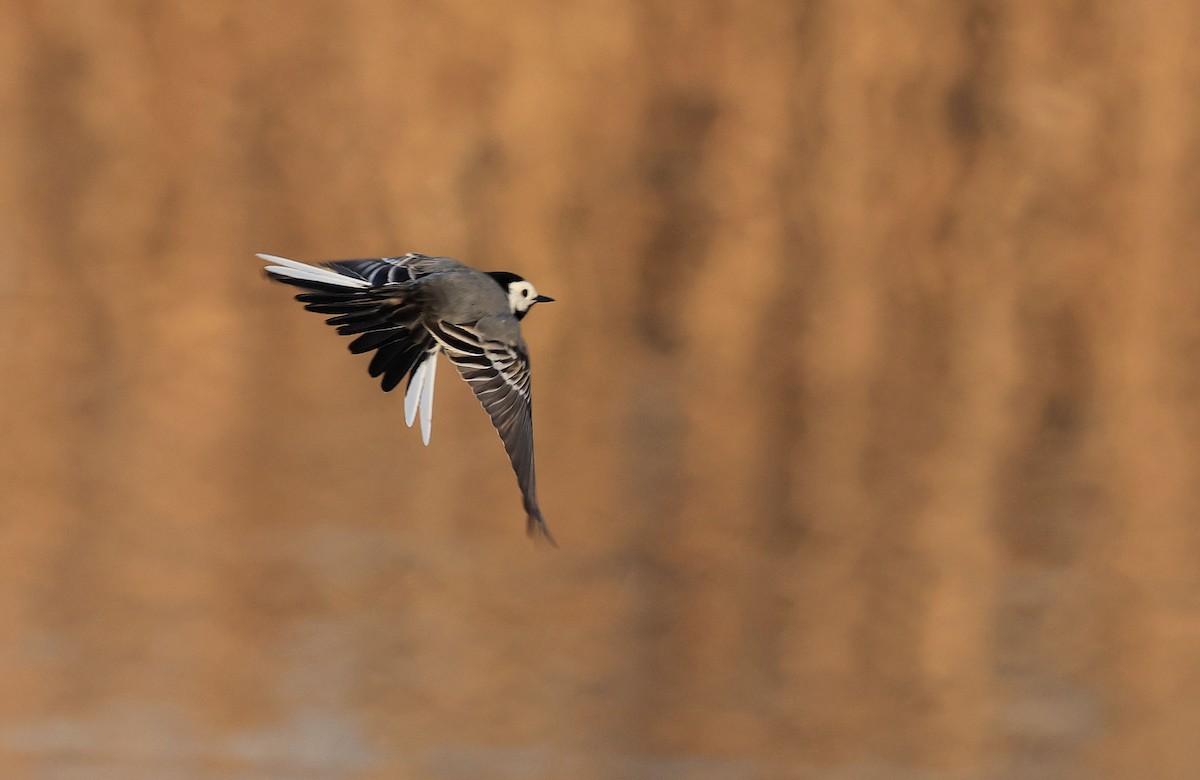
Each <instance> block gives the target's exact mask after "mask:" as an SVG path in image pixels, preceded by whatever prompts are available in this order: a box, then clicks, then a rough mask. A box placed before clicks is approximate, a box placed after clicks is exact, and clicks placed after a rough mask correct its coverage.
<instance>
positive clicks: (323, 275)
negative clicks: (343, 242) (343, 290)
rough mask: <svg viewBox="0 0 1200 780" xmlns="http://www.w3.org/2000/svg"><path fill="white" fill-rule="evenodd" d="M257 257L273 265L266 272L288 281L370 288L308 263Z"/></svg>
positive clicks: (364, 282) (271, 256)
mask: <svg viewBox="0 0 1200 780" xmlns="http://www.w3.org/2000/svg"><path fill="white" fill-rule="evenodd" d="M257 257H258V259H260V260H263V261H265V262H267V263H273V265H268V266H267V268H266V270H267V271H269V272H271V273H273V274H275V275H277V276H283V277H286V278H288V279H301V280H303V281H306V282H317V283H319V284H332V285H337V286H338V287H355V288H361V287H370V286H371V285H370V284H369V283H368V282H366V281H364V280H362V279H355V278H354V277H352V276H346V275H344V274H339V273H338V272H337V271H331V270H329V269H328V268H321V267H319V266H315V265H309V264H308V263H301V262H298V261H296V260H289V259H287V258H286V257H279V256H278V255H266V254H259V255H258V256H257Z"/></svg>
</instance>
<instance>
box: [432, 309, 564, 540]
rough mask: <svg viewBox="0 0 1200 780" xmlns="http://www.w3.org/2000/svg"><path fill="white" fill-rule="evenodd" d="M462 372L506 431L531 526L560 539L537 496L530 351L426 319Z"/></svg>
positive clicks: (470, 328) (494, 421) (535, 531)
mask: <svg viewBox="0 0 1200 780" xmlns="http://www.w3.org/2000/svg"><path fill="white" fill-rule="evenodd" d="M426 327H427V328H428V329H429V330H430V332H431V333H432V334H433V337H434V338H435V339H436V340H437V342H438V343H439V344H440V345H441V347H442V349H443V350H444V351H445V353H446V356H447V357H448V358H449V359H450V362H451V363H453V364H454V367H455V368H457V369H458V373H459V374H460V375H462V378H463V379H465V380H466V381H467V384H468V385H470V387H471V390H472V391H473V392H474V393H475V397H476V398H478V399H479V402H480V403H481V404H482V405H483V408H484V410H485V411H487V413H488V416H489V417H491V419H492V425H493V426H494V427H495V428H496V431H497V432H498V433H499V434H500V440H501V441H502V442H503V443H504V449H505V451H506V452H507V453H508V458H509V461H510V462H511V463H512V467H513V471H514V472H515V473H516V476H517V484H518V485H520V487H521V494H522V497H523V498H524V505H525V513H526V516H527V518H526V525H525V528H526V531H527V533H529V534H530V535H531V536H532V535H541V536H544V537H545V538H546V539H547V541H549V542H550V543H551V544H554V537H553V536H551V535H550V531H549V529H548V528H547V527H546V521H545V519H544V518H543V517H542V511H541V509H540V508H539V507H538V501H537V481H536V477H535V471H534V459H533V404H532V397H531V395H530V390H529V388H530V370H529V355H528V354H527V353H526V351H525V348H524V346H523V345H521V344H512V343H508V342H506V341H500V340H497V339H490V338H488V337H486V336H485V335H483V334H482V333H480V332H479V330H478V329H477V328H476V327H474V326H473V325H470V324H466V325H464V324H452V323H448V322H438V323H433V324H430V323H426Z"/></svg>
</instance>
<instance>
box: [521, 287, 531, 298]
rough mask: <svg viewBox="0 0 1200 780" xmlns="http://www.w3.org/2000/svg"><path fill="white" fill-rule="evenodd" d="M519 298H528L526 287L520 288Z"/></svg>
mask: <svg viewBox="0 0 1200 780" xmlns="http://www.w3.org/2000/svg"><path fill="white" fill-rule="evenodd" d="M521 297H522V298H528V297H529V288H528V287H522V288H521Z"/></svg>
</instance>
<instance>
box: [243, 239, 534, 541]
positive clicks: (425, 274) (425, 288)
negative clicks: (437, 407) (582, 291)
mask: <svg viewBox="0 0 1200 780" xmlns="http://www.w3.org/2000/svg"><path fill="white" fill-rule="evenodd" d="M258 257H259V258H260V259H261V260H263V261H265V262H266V263H267V267H266V269H265V270H266V274H267V276H268V277H269V278H271V279H273V280H274V281H277V282H282V283H283V284H290V285H294V286H296V287H299V288H301V289H302V290H303V291H304V292H302V293H300V294H299V295H297V296H296V300H298V301H300V302H302V303H303V304H304V308H305V309H307V310H309V311H314V312H317V313H319V314H329V315H333V316H330V317H329V318H328V319H326V320H325V322H326V323H328V324H329V325H332V326H334V327H336V328H337V331H338V333H340V334H341V335H343V336H354V337H355V338H354V340H353V341H351V342H350V345H349V346H350V351H351V352H353V353H355V354H360V353H364V352H372V351H373V352H374V353H375V354H374V356H373V357H372V358H371V365H370V367H369V368H368V370H369V372H370V374H371V376H373V377H381V378H382V379H381V382H382V384H383V389H384V391H388V392H390V391H391V390H393V389H394V388H395V387H396V386H397V385H399V384H400V381H401V380H402V379H404V377H405V376H407V377H408V385H407V389H406V391H405V394H404V420H405V422H406V423H407V424H408V425H409V427H411V426H412V424H413V421H414V420H415V419H416V418H417V417H418V416H419V417H420V419H421V438H422V439H423V440H424V442H425V444H429V433H430V429H431V426H432V424H433V382H434V377H435V375H436V371H435V369H436V367H437V357H438V355H439V354H445V355H446V357H447V358H448V359H449V360H450V362H451V363H452V364H454V367H455V368H456V369H458V373H459V374H461V375H462V378H463V379H465V380H466V381H467V383H468V384H469V385H470V386H471V390H472V391H474V393H475V397H476V398H478V399H479V402H480V403H481V404H483V408H484V409H485V410H486V411H487V413H488V416H490V417H491V418H492V424H493V425H495V427H496V430H497V431H498V432H499V434H500V439H501V440H502V441H503V442H504V449H505V450H506V451H507V452H508V457H509V460H511V461H512V467H513V471H515V472H516V475H517V483H518V484H519V485H520V487H521V494H522V496H523V498H524V504H525V514H526V521H525V530H526V532H527V533H528V534H529V535H530V536H541V537H544V538H545V539H546V540H547V541H549V542H550V544H554V537H552V536H551V535H550V531H549V529H548V528H547V527H546V521H545V520H544V519H543V518H542V511H541V509H540V508H539V507H538V502H537V490H536V483H535V479H534V468H533V408H532V404H531V396H530V377H529V351H528V349H527V348H526V347H525V340H524V339H522V338H521V326H520V321H521V320H522V319H524V317H525V315H526V314H528V313H529V310H530V309H531V308H533V306H534V305H535V304H538V303H546V302H549V301H553V300H554V299H553V298H548V297H547V296H545V295H539V294H538V292H537V290H536V289H535V288H534V286H533V284H532V283H530V282H528V281H526V280H525V279H523V278H521V277H520V276H517V275H516V274H513V273H509V272H507V271H491V272H487V273H485V272H483V271H477V270H475V269H474V268H471V267H469V266H466V265H463V264H462V263H460V262H458V261H457V260H453V259H451V258H449V257H430V256H428V255H419V254H407V255H404V256H403V257H384V258H379V259H372V260H337V261H331V262H323V263H317V264H315V265H312V264H309V263H301V262H297V261H295V260H289V259H287V258H285V257H277V256H275V255H267V254H260V255H258Z"/></svg>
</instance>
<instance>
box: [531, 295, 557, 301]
mask: <svg viewBox="0 0 1200 780" xmlns="http://www.w3.org/2000/svg"><path fill="white" fill-rule="evenodd" d="M533 302H534V303H554V299H553V298H551V297H550V296H549V295H539V296H538V297H536V298H534V299H533Z"/></svg>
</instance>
